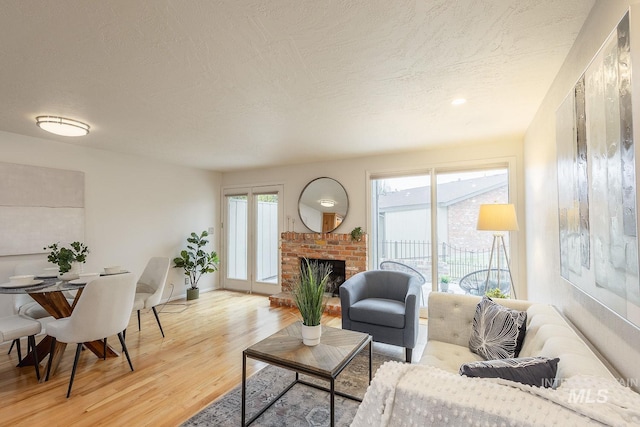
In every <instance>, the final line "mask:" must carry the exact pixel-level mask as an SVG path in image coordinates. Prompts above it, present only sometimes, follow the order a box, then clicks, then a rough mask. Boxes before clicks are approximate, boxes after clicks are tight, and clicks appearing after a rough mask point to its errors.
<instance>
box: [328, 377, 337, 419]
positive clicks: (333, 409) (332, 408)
mask: <svg viewBox="0 0 640 427" xmlns="http://www.w3.org/2000/svg"><path fill="white" fill-rule="evenodd" d="M335 382H336V380H335V378H331V424H329V425H330V426H331V427H333V426H334V425H335V424H334V419H335V400H336V388H335V387H336V384H335Z"/></svg>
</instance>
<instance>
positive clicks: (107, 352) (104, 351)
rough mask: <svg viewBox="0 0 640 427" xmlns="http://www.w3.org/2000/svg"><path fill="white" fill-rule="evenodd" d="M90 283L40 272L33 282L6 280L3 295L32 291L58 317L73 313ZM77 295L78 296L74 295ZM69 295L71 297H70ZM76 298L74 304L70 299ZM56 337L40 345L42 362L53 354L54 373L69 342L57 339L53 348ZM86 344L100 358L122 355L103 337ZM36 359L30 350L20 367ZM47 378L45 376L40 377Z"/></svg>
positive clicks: (52, 368)
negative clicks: (24, 282)
mask: <svg viewBox="0 0 640 427" xmlns="http://www.w3.org/2000/svg"><path fill="white" fill-rule="evenodd" d="M123 273H126V271H122V272H119V273H110V274H107V273H101V274H100V276H108V275H111V274H123ZM86 284H87V282H86V281H83V280H82V279H75V280H62V279H60V278H59V277H58V276H57V275H55V276H53V275H47V274H45V275H36V276H35V277H34V280H33V281H32V283H29V284H21V285H14V284H11V283H6V284H2V285H0V293H2V294H29V296H31V298H33V299H34V300H35V301H36V302H37V303H38V304H40V305H41V306H42V307H43V308H44V309H45V310H46V311H47V313H49V314H50V315H51V316H53V317H54V318H56V319H61V318H64V317H69V316H70V315H71V313H72V312H73V309H74V307H75V306H76V303H77V302H78V300H79V299H80V297H81V296H82V290H83V289H84V287H85V286H86ZM74 294H75V295H74ZM67 295H69V297H70V298H69V299H68V297H67ZM71 298H73V299H72V301H71V303H70V302H69V300H70V299H71ZM52 340H53V338H52V337H50V336H49V335H45V336H44V338H43V339H42V340H40V342H39V343H38V344H37V345H36V349H37V352H38V360H40V361H42V360H44V359H45V357H46V356H47V355H49V354H50V357H51V372H50V375H52V374H54V373H55V372H56V369H57V368H58V365H59V364H60V360H61V359H62V355H63V354H64V351H65V349H66V347H67V343H63V342H60V341H56V343H55V346H54V348H53V351H52V349H51V341H52ZM83 345H84V347H85V348H87V349H88V350H90V351H91V352H92V353H93V354H95V355H96V356H97V357H99V358H107V357H118V356H120V353H119V352H118V351H116V350H115V349H114V348H113V347H111V346H110V345H109V344H107V345H106V346H105V344H104V342H103V341H101V340H96V341H90V342H85V343H83ZM34 363H35V358H34V357H33V352H32V351H30V352H29V353H28V354H27V355H26V356H25V357H24V358H22V360H20V362H19V363H18V366H19V367H23V366H33V364H34ZM40 381H44V377H43V378H42V379H41V380H40Z"/></svg>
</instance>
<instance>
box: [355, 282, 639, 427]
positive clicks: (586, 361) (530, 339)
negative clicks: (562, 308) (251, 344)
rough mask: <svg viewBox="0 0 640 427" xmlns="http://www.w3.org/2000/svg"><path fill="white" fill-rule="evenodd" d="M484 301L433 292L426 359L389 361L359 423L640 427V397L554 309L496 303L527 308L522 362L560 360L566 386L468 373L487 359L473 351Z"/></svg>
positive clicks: (371, 389) (365, 402)
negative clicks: (464, 371) (463, 371)
mask: <svg viewBox="0 0 640 427" xmlns="http://www.w3.org/2000/svg"><path fill="white" fill-rule="evenodd" d="M480 300H481V298H480V297H476V296H469V295H455V294H447V293H439V292H432V293H431V294H430V296H429V305H428V306H429V309H428V310H429V317H428V341H427V345H426V349H425V351H424V354H423V356H422V359H421V360H420V362H419V363H418V364H413V365H409V364H403V363H399V362H387V363H385V364H384V365H383V366H382V367H380V369H378V371H377V372H376V375H375V378H374V379H373V381H372V383H371V385H370V386H369V388H368V389H367V392H366V394H365V397H364V399H363V402H362V404H361V405H360V407H359V409H358V413H357V414H356V417H355V419H354V422H353V424H352V426H356V427H357V426H394V427H395V426H404V425H531V426H535V425H558V426H566V425H580V426H582V425H640V409H639V408H640V396H639V395H637V394H636V393H634V392H632V391H631V390H630V389H628V388H626V387H623V386H622V385H621V384H620V383H619V382H618V381H617V380H616V379H615V377H614V375H613V374H612V372H611V371H610V370H609V369H608V368H607V366H605V364H604V363H603V362H602V361H601V360H600V359H599V358H598V357H597V356H596V354H595V353H594V352H593V351H592V350H591V349H590V348H589V346H588V345H587V343H586V342H585V341H584V340H583V339H582V338H581V337H580V335H578V333H577V332H576V331H575V330H574V329H573V328H572V326H571V325H570V324H569V323H568V322H567V321H566V320H565V319H564V318H563V316H561V315H560V314H559V313H558V311H557V310H556V309H555V308H554V307H552V306H550V305H546V304H535V303H530V302H527V301H522V300H496V302H497V303H499V304H502V305H505V306H507V307H509V308H513V309H516V310H520V311H524V310H526V312H527V331H526V335H525V338H524V342H523V344H522V349H521V351H520V354H519V357H528V356H546V357H550V358H555V357H557V358H559V359H560V362H559V363H558V372H557V377H556V378H557V379H558V380H560V381H559V384H560V386H558V387H557V388H556V389H553V388H542V387H532V386H529V385H524V384H519V383H515V382H512V381H506V380H502V379H496V378H491V379H488V378H468V377H465V376H461V375H460V374H459V369H460V366H461V365H462V364H464V363H468V362H474V361H481V360H483V359H482V357H481V356H479V355H477V354H475V353H473V352H471V351H470V350H469V347H468V344H469V337H470V335H471V331H472V324H473V318H474V315H475V310H476V306H477V304H478V302H479V301H480ZM603 390H604V391H603ZM596 403H597V404H596Z"/></svg>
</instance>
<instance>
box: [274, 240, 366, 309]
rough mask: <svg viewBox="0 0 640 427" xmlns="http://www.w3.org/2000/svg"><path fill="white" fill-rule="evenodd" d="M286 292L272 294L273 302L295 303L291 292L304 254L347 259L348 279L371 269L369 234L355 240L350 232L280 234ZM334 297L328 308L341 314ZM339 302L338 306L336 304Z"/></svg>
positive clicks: (309, 256) (321, 257)
mask: <svg viewBox="0 0 640 427" xmlns="http://www.w3.org/2000/svg"><path fill="white" fill-rule="evenodd" d="M280 253H281V256H282V259H281V272H282V293H281V294H277V295H272V296H271V297H270V298H269V299H270V301H271V303H270V304H271V305H272V306H283V305H286V306H293V302H292V301H291V298H290V297H288V294H289V293H290V291H291V287H292V285H293V284H294V281H295V280H296V278H297V276H298V275H299V273H300V258H303V257H304V258H314V259H327V260H339V261H344V262H345V280H347V279H349V278H350V277H351V276H353V275H354V274H356V273H359V272H361V271H365V270H366V269H367V236H366V235H364V236H362V239H361V240H359V241H354V240H352V238H351V235H350V234H338V233H295V232H292V231H288V232H285V233H282V234H281V235H280ZM335 300H336V298H331V299H330V301H329V303H328V304H327V310H326V311H327V312H330V313H332V314H339V312H340V308H339V307H340V306H339V299H338V301H335ZM336 304H337V307H336Z"/></svg>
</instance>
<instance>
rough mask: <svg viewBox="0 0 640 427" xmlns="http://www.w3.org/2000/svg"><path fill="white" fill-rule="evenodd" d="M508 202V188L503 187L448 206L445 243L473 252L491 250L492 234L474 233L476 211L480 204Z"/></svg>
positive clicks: (476, 218) (476, 220) (476, 217)
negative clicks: (446, 238) (446, 240)
mask: <svg viewBox="0 0 640 427" xmlns="http://www.w3.org/2000/svg"><path fill="white" fill-rule="evenodd" d="M508 200H509V195H508V188H507V186H504V187H501V188H498V189H495V190H493V191H489V192H487V193H484V194H480V195H478V196H475V197H471V198H468V199H466V200H462V201H461V202H458V203H455V204H453V205H451V206H449V208H448V211H447V216H448V218H447V228H448V229H447V234H448V242H447V243H449V244H450V245H451V246H454V247H457V248H465V249H468V250H475V251H477V250H483V249H491V243H492V242H493V233H491V232H484V231H475V230H476V226H477V223H478V209H479V207H480V205H481V204H490V203H508V202H507V201H508ZM470 230H473V232H470Z"/></svg>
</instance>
